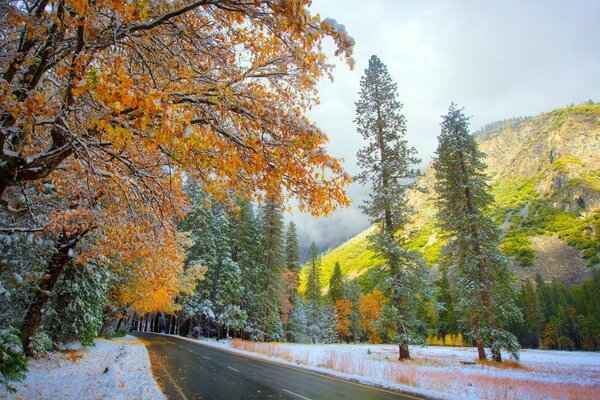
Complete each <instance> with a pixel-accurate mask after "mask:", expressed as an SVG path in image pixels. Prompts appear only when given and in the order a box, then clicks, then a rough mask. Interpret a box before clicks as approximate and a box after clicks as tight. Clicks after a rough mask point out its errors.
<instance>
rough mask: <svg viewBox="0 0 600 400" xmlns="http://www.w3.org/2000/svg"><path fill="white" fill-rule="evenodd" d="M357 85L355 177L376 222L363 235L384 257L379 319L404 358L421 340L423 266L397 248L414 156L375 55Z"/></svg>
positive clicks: (391, 86)
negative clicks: (384, 301)
mask: <svg viewBox="0 0 600 400" xmlns="http://www.w3.org/2000/svg"><path fill="white" fill-rule="evenodd" d="M360 87H361V90H360V93H359V100H358V101H357V102H356V119H355V122H356V125H357V130H358V132H359V133H360V134H361V135H362V136H363V138H364V139H365V140H366V141H367V145H366V146H365V147H364V148H363V149H361V150H359V152H358V154H357V157H358V164H359V166H360V167H361V168H362V172H361V174H359V175H358V177H357V180H358V181H359V182H362V183H370V184H371V194H370V199H369V200H368V201H366V202H365V204H364V205H363V206H362V209H363V210H364V212H365V213H366V214H367V215H368V216H369V218H370V220H371V222H373V223H375V224H377V226H378V227H379V230H378V232H377V233H376V234H374V235H373V236H370V237H369V239H370V241H371V244H372V246H371V248H372V249H373V250H374V251H375V252H376V253H377V254H379V255H381V256H382V257H383V258H384V259H385V260H386V264H387V268H388V277H389V278H388V279H386V285H385V288H384V289H385V292H386V295H387V297H389V298H390V300H391V301H390V302H388V306H387V312H386V313H385V317H386V318H385V322H386V325H388V326H389V325H393V329H394V331H395V332H396V334H395V336H394V338H393V339H394V341H395V342H396V343H398V348H399V359H400V360H404V359H408V358H410V353H409V349H408V345H409V344H410V343H414V342H417V341H419V340H420V339H422V338H421V337H420V335H418V333H417V331H418V329H417V326H418V325H420V323H421V321H420V320H419V318H418V316H417V315H416V312H415V311H416V307H415V304H416V302H417V301H419V299H420V298H422V297H423V296H424V295H426V293H425V289H427V285H426V283H425V282H426V279H427V272H428V270H427V269H426V268H425V267H424V264H423V263H422V262H421V261H420V260H419V256H418V254H417V253H416V252H411V251H408V250H405V249H404V248H403V246H402V244H403V243H402V241H403V240H402V236H401V234H402V229H403V228H404V226H405V225H406V224H407V223H408V221H409V216H410V213H411V209H410V207H409V206H408V204H407V201H406V194H407V190H408V189H409V188H410V187H411V186H412V185H413V182H414V179H415V178H416V177H417V175H418V172H417V171H416V170H415V169H414V166H415V165H416V164H418V163H419V159H418V158H417V157H416V150H415V149H414V148H412V147H409V146H408V145H407V142H406V140H405V136H406V120H405V118H404V116H403V115H402V113H401V110H402V104H401V103H400V102H399V101H398V100H397V86H396V84H395V83H394V82H393V81H392V78H391V77H390V75H389V73H388V71H387V68H386V67H385V65H384V64H383V63H382V62H381V61H380V60H379V58H377V57H376V56H372V57H371V59H370V60H369V66H368V68H367V69H366V70H365V74H364V75H363V77H362V78H361V81H360Z"/></svg>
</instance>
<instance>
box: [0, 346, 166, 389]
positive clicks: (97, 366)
mask: <svg viewBox="0 0 600 400" xmlns="http://www.w3.org/2000/svg"><path fill="white" fill-rule="evenodd" d="M95 343H96V345H95V346H93V347H86V348H73V347H71V348H70V349H68V350H66V351H63V352H53V353H48V354H47V355H45V356H43V357H41V358H38V359H34V360H32V361H30V362H29V365H28V366H29V372H28V373H27V378H26V379H25V380H24V381H23V382H21V383H16V384H14V386H15V387H16V388H17V392H16V393H14V394H7V393H6V392H5V391H4V389H3V388H0V398H1V399H5V398H6V399H11V400H20V399H81V400H84V399H85V400H88V399H94V400H96V399H111V400H113V399H115V400H120V399H123V400H125V399H144V400H154V399H160V400H163V399H164V398H165V397H164V395H163V394H162V392H161V390H160V388H159V387H158V385H157V384H156V381H155V380H154V378H153V376H152V372H151V369H150V359H149V358H148V351H147V350H146V347H145V346H144V345H143V343H142V342H141V341H139V339H137V338H135V337H133V336H126V337H124V338H121V339H112V340H107V339H96V340H95Z"/></svg>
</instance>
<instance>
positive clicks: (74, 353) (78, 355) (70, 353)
mask: <svg viewBox="0 0 600 400" xmlns="http://www.w3.org/2000/svg"><path fill="white" fill-rule="evenodd" d="M63 354H64V356H65V358H68V359H69V360H70V361H71V362H72V363H75V364H76V363H77V362H78V361H79V360H81V359H82V358H83V357H84V356H83V353H82V352H80V351H79V350H65V351H63Z"/></svg>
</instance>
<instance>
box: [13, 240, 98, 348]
mask: <svg viewBox="0 0 600 400" xmlns="http://www.w3.org/2000/svg"><path fill="white" fill-rule="evenodd" d="M88 232H89V229H86V230H84V231H80V232H77V233H75V234H72V235H66V234H65V233H61V235H60V237H59V238H58V241H57V243H56V245H57V246H56V250H57V251H56V253H54V255H52V257H50V260H49V261H48V266H47V267H46V272H45V274H44V276H43V278H42V281H41V282H40V285H39V287H38V288H37V290H36V292H35V294H34V297H33V301H32V302H31V304H30V305H29V309H28V310H27V314H26V315H25V320H24V322H23V325H22V326H21V340H22V341H23V348H24V349H25V354H27V355H28V356H31V355H32V349H31V348H30V347H29V345H30V344H31V339H32V338H33V337H34V336H35V334H36V332H37V330H38V328H39V327H40V324H41V323H42V316H43V312H44V307H45V306H46V304H47V303H48V298H49V297H50V292H52V289H54V285H55V284H56V281H57V280H58V277H59V276H60V274H61V272H62V271H63V270H64V269H65V266H66V265H67V263H68V262H69V259H70V255H69V251H70V250H71V249H73V247H75V245H76V244H77V243H78V242H79V241H80V240H81V238H83V237H84V236H85V235H86V234H87V233H88Z"/></svg>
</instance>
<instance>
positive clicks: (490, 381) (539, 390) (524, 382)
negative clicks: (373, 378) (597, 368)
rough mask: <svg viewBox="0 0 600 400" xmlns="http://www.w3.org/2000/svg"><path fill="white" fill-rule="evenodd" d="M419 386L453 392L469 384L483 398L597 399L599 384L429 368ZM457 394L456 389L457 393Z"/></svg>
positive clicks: (535, 399) (536, 399) (599, 396)
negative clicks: (431, 369) (468, 373)
mask: <svg viewBox="0 0 600 400" xmlns="http://www.w3.org/2000/svg"><path fill="white" fill-rule="evenodd" d="M422 378H423V382H422V384H423V386H425V387H427V388H429V389H432V390H437V391H442V392H456V390H457V389H458V390H460V388H461V387H462V388H464V391H465V393H466V392H467V388H469V387H471V386H472V390H473V391H475V393H476V394H477V396H478V397H480V398H482V399H487V400H512V399H528V400H547V399H561V400H562V399H565V400H571V399H573V400H575V399H600V384H597V385H583V384H578V383H566V382H547V381H538V380H534V379H520V378H508V377H501V376H490V375H463V374H460V373H456V372H452V371H444V372H441V371H439V372H438V371H429V372H427V374H426V375H424V376H423V377H422ZM459 394H460V393H459Z"/></svg>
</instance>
